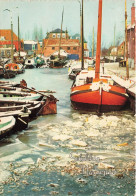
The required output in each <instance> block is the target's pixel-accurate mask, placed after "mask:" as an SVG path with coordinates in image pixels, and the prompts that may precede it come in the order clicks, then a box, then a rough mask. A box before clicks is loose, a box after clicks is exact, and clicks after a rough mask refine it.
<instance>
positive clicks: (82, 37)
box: [81, 0, 84, 70]
mask: <svg viewBox="0 0 136 196" xmlns="http://www.w3.org/2000/svg"><path fill="white" fill-rule="evenodd" d="M83 9H84V5H83V0H82V21H81V46H82V66H81V69H82V70H83V69H84V25H83V24H84V12H83Z"/></svg>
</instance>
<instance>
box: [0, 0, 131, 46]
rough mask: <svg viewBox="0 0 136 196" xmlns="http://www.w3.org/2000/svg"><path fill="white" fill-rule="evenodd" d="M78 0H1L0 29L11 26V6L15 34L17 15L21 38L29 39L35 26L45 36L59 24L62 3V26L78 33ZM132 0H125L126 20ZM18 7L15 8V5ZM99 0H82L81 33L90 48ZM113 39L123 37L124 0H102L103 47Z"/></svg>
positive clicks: (71, 33) (73, 32) (129, 16)
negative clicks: (82, 23) (82, 18)
mask: <svg viewBox="0 0 136 196" xmlns="http://www.w3.org/2000/svg"><path fill="white" fill-rule="evenodd" d="M80 1H81V0H0V29H10V24H11V12H8V11H3V10H4V9H9V10H12V18H13V31H14V32H15V33H16V34H17V17H18V15H19V18H20V34H21V38H22V39H24V40H25V39H28V38H29V39H32V34H33V31H34V27H35V26H37V28H38V29H40V28H42V30H43V35H44V37H45V36H46V33H47V31H48V32H50V31H52V30H54V29H56V28H60V27H61V18H62V10H63V6H64V18H63V30H66V28H67V30H68V33H69V35H74V34H75V33H80ZM134 2H135V0H127V14H128V24H129V23H130V21H131V6H132V3H134ZM16 7H18V8H16ZM97 21H98V0H84V35H85V39H86V41H87V42H88V47H89V48H91V42H92V31H93V27H94V34H95V40H96V37H97ZM114 27H115V35H116V37H115V39H116V42H117V40H120V42H121V41H123V39H124V34H125V0H103V13H102V47H109V46H111V45H113V43H114Z"/></svg>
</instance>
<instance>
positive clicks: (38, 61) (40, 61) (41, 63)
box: [35, 56, 45, 68]
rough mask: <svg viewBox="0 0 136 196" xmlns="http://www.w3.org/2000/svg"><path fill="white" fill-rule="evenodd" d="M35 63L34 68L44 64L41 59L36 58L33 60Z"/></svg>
mask: <svg viewBox="0 0 136 196" xmlns="http://www.w3.org/2000/svg"><path fill="white" fill-rule="evenodd" d="M35 62H36V68H39V67H41V66H42V65H43V64H45V61H44V59H43V58H42V57H39V56H37V57H36V59H35Z"/></svg>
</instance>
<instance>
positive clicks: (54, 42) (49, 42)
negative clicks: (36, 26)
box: [44, 39, 80, 46]
mask: <svg viewBox="0 0 136 196" xmlns="http://www.w3.org/2000/svg"><path fill="white" fill-rule="evenodd" d="M59 41H60V40H59V39H44V46H59ZM79 44H80V43H79V40H77V39H62V40H61V46H79Z"/></svg>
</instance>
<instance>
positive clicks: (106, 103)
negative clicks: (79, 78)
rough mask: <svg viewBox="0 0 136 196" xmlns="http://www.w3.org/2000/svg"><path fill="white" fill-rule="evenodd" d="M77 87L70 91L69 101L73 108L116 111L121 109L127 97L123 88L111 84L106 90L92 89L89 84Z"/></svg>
mask: <svg viewBox="0 0 136 196" xmlns="http://www.w3.org/2000/svg"><path fill="white" fill-rule="evenodd" d="M81 87H82V88H81ZM84 87H85V88H84ZM87 88H88V89H87ZM77 89H78V87H76V91H72V93H71V103H72V106H73V108H74V109H83V110H84V109H85V110H91V111H98V112H109V111H118V110H121V109H123V107H124V106H125V104H126V102H127V99H128V96H127V95H125V89H123V88H120V87H117V86H112V85H110V90H108V91H105V90H103V89H101V90H100V89H98V90H92V89H91V88H90V87H89V85H84V86H80V87H79V89H80V90H77ZM72 90H74V88H72Z"/></svg>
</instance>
